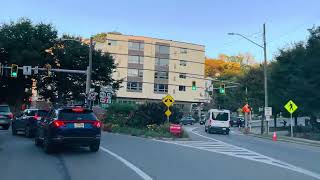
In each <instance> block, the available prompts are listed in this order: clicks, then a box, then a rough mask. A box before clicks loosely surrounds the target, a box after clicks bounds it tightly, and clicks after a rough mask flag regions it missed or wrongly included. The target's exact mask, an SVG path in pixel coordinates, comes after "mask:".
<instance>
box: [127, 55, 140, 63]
mask: <svg viewBox="0 0 320 180" xmlns="http://www.w3.org/2000/svg"><path fill="white" fill-rule="evenodd" d="M128 63H132V64H143V57H142V56H128Z"/></svg>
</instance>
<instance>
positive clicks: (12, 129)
mask: <svg viewBox="0 0 320 180" xmlns="http://www.w3.org/2000/svg"><path fill="white" fill-rule="evenodd" d="M11 132H12V135H14V136H15V135H17V129H16V127H14V125H12V126H11Z"/></svg>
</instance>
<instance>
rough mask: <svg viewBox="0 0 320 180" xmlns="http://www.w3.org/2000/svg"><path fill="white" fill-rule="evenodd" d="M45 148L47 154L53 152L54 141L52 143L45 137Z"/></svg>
mask: <svg viewBox="0 0 320 180" xmlns="http://www.w3.org/2000/svg"><path fill="white" fill-rule="evenodd" d="M43 150H44V152H45V153H47V154H50V153H52V152H53V146H52V143H50V141H49V140H48V139H47V138H45V139H44V141H43Z"/></svg>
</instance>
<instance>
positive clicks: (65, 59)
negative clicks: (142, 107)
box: [37, 36, 121, 103]
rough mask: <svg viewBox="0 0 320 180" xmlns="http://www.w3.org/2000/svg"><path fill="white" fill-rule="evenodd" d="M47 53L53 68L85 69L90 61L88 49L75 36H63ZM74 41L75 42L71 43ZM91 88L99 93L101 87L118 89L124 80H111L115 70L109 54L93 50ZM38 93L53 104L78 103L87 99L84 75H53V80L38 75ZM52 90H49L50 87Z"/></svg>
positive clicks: (43, 74) (44, 75)
mask: <svg viewBox="0 0 320 180" xmlns="http://www.w3.org/2000/svg"><path fill="white" fill-rule="evenodd" d="M62 39H68V40H63V41H62V40H58V41H56V43H55V44H54V46H53V47H51V48H50V50H49V51H47V52H48V54H47V56H49V57H50V58H48V59H50V61H48V63H49V64H50V65H51V67H52V68H57V69H72V70H86V69H87V66H88V59H89V46H88V45H87V44H85V43H82V42H80V41H78V38H76V37H72V36H63V38H62ZM70 39H73V40H70ZM92 59H93V60H92V62H93V63H92V81H91V84H92V88H95V89H96V91H99V87H100V86H106V85H112V86H113V88H114V89H118V88H119V84H120V82H121V81H116V80H114V79H112V73H113V72H114V69H115V68H116V65H115V64H114V59H113V58H112V56H111V55H110V54H108V53H102V52H101V51H97V50H93V53H92ZM37 80H38V89H39V94H40V95H41V96H42V97H43V98H45V99H49V100H50V101H51V102H60V103H65V102H67V101H71V100H75V101H81V100H84V99H85V96H86V95H85V86H86V75H85V74H71V73H61V72H60V73H59V72H58V73H52V75H51V76H50V77H48V76H47V74H46V73H42V74H40V75H39V76H38V78H37ZM48 87H50V88H48Z"/></svg>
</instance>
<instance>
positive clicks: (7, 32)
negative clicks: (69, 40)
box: [0, 18, 57, 105]
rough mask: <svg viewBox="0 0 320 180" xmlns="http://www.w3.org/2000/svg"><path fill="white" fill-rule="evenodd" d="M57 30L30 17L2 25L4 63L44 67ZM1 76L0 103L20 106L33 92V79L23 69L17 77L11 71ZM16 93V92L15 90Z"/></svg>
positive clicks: (0, 39) (0, 54)
mask: <svg viewBox="0 0 320 180" xmlns="http://www.w3.org/2000/svg"><path fill="white" fill-rule="evenodd" d="M56 38H57V31H56V30H55V29H54V28H53V26H52V25H51V24H44V23H38V24H32V22H31V20H29V19H24V18H23V19H20V20H18V21H17V22H10V23H7V24H2V25H1V26H0V62H1V63H2V64H4V65H7V66H10V65H11V64H18V65H19V66H20V67H21V66H23V65H28V66H36V65H37V66H40V67H41V66H43V65H44V64H45V61H46V54H45V51H44V50H45V49H47V48H49V47H51V46H52V45H53V44H54V40H55V39H56ZM4 75H5V76H2V77H0V78H1V81H0V87H1V88H0V94H1V97H0V102H1V101H3V102H6V103H9V104H10V105H19V104H20V103H22V101H23V100H24V99H29V96H30V95H31V86H32V81H31V78H32V77H30V76H28V77H24V76H23V75H22V71H21V70H20V71H19V73H18V77H17V78H11V77H9V70H8V69H7V70H6V71H5V72H4ZM13 92H14V93H13Z"/></svg>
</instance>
